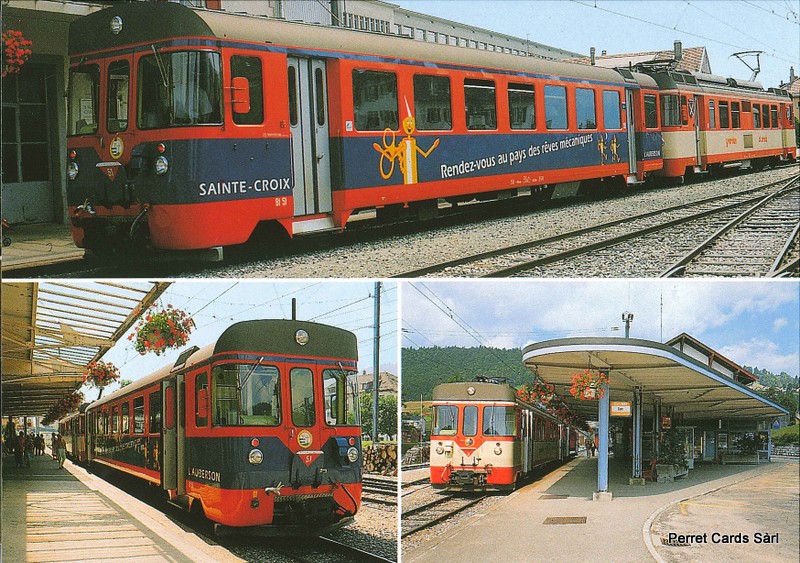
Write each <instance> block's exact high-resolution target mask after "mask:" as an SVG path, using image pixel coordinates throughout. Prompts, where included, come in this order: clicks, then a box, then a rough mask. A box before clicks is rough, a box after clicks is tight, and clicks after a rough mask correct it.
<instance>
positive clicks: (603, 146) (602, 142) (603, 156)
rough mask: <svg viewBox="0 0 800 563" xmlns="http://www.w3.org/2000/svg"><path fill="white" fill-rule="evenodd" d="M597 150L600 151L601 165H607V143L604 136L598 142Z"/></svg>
mask: <svg viewBox="0 0 800 563" xmlns="http://www.w3.org/2000/svg"><path fill="white" fill-rule="evenodd" d="M597 150H598V151H600V164H605V161H606V158H608V157H607V156H606V141H605V139H603V136H602V135H601V136H600V139H599V140H598V141H597Z"/></svg>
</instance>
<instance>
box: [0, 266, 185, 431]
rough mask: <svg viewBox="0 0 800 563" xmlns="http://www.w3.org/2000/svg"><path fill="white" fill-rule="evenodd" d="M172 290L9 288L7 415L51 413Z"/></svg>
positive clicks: (140, 285) (146, 286)
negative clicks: (88, 368)
mask: <svg viewBox="0 0 800 563" xmlns="http://www.w3.org/2000/svg"><path fill="white" fill-rule="evenodd" d="M169 285H170V284H169V283H166V282H131V283H115V282H110V281H98V282H73V283H60V282H40V283H33V282H20V283H3V296H2V327H3V328H2V377H1V378H0V383H2V393H3V398H2V414H3V415H5V416H8V415H11V416H23V415H27V416H43V415H46V414H47V412H48V411H49V410H50V407H52V406H53V404H54V403H55V402H56V401H58V399H60V398H61V397H63V396H64V395H65V394H66V393H68V392H70V391H73V390H75V389H78V388H80V387H81V385H82V384H83V374H84V371H85V367H86V366H87V365H88V364H90V363H91V362H93V361H96V360H99V359H100V358H102V357H103V355H104V354H105V353H106V352H107V351H108V350H109V349H110V348H111V347H112V346H114V344H116V342H117V341H118V340H119V339H120V338H121V337H122V336H123V335H124V334H125V333H126V332H127V331H128V330H129V329H130V328H131V327H132V326H133V324H134V323H135V322H136V320H137V319H138V318H139V316H140V315H141V314H142V312H144V310H145V309H146V308H147V307H148V306H150V305H151V304H152V303H153V302H154V301H155V300H156V299H158V297H159V296H160V295H161V294H162V293H163V292H164V290H166V289H167V287H169Z"/></svg>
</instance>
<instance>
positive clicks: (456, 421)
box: [430, 379, 575, 491]
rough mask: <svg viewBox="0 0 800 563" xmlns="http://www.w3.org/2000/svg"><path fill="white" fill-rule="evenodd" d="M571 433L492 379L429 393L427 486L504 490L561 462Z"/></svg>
mask: <svg viewBox="0 0 800 563" xmlns="http://www.w3.org/2000/svg"><path fill="white" fill-rule="evenodd" d="M573 433H575V429H574V428H570V427H569V426H568V425H567V424H565V423H564V422H562V421H560V420H558V419H557V418H555V417H554V416H552V415H550V414H549V413H547V412H545V411H543V410H542V409H540V408H537V407H535V406H533V405H530V404H528V403H524V402H522V401H521V400H520V399H519V398H518V397H517V393H516V391H515V390H514V388H513V387H511V386H510V385H507V384H505V383H498V382H495V381H493V380H486V379H484V380H480V381H473V382H459V383H443V384H441V385H437V386H436V387H434V389H433V428H432V430H431V452H430V460H431V461H430V468H431V484H432V485H433V487H435V488H447V489H450V490H463V491H476V490H498V491H509V490H513V489H514V488H515V487H516V484H517V482H518V481H519V480H520V479H523V478H525V477H527V476H529V475H530V474H531V473H532V472H533V471H534V470H535V469H536V468H539V467H541V466H543V465H545V464H547V463H550V462H554V461H560V460H565V459H567V458H568V457H569V456H570V455H571V454H570V446H571V442H574V440H572V438H571V437H570V436H571V434H573Z"/></svg>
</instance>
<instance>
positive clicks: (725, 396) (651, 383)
mask: <svg viewBox="0 0 800 563" xmlns="http://www.w3.org/2000/svg"><path fill="white" fill-rule="evenodd" d="M522 357H523V363H524V364H525V366H526V367H527V368H528V369H530V370H532V371H533V372H534V373H536V374H538V375H539V377H540V378H541V379H542V380H544V381H545V382H547V383H550V384H553V385H554V386H555V390H556V393H557V394H558V395H559V396H560V397H561V398H562V399H563V400H564V402H565V403H566V404H567V406H568V407H569V408H570V409H572V411H573V412H574V413H576V414H578V415H580V416H582V417H584V418H585V419H587V420H596V418H597V413H598V411H597V408H598V404H597V401H586V400H580V399H576V398H575V397H573V396H572V395H571V394H570V392H569V390H570V387H571V386H572V376H573V374H575V373H577V372H582V371H583V370H585V369H590V370H592V371H607V372H608V374H609V380H610V392H609V398H610V400H611V401H625V402H630V401H631V400H632V398H633V391H634V388H635V387H638V386H640V387H641V388H642V397H643V401H642V402H643V407H644V408H643V412H644V414H645V416H647V415H648V414H650V415H652V412H653V403H654V399H656V398H660V399H661V401H662V402H661V404H662V409H663V408H666V407H670V406H672V407H674V408H675V413H676V414H680V415H682V416H683V417H685V418H686V419H692V420H699V419H728V418H775V417H779V416H783V415H785V414H786V412H787V411H786V410H785V409H783V408H782V407H780V406H779V405H777V404H775V403H773V402H772V401H769V400H768V399H765V398H763V397H761V396H759V395H758V394H756V393H755V392H754V391H753V390H752V389H750V388H748V387H746V386H745V385H742V384H741V383H739V382H737V381H736V380H735V374H733V375H732V376H729V375H726V374H725V373H724V372H722V371H718V370H716V369H713V368H712V367H710V366H709V365H707V364H704V363H703V362H701V361H700V360H698V359H695V358H693V357H690V356H689V355H687V354H685V353H683V352H681V351H680V350H678V349H677V348H674V347H672V346H669V345H667V344H661V343H658V342H652V341H649V340H640V339H634V338H619V337H617V338H565V339H558V340H549V341H544V342H539V343H535V344H530V345H528V346H526V347H525V349H524V350H523V353H522ZM709 363H710V364H711V365H715V364H714V363H713V358H712V360H711V361H710V362H709Z"/></svg>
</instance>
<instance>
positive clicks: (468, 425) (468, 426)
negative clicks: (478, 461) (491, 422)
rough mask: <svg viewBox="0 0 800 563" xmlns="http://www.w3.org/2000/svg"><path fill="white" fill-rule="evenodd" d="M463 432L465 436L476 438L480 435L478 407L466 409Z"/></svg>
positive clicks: (467, 407) (469, 406)
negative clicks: (476, 435)
mask: <svg viewBox="0 0 800 563" xmlns="http://www.w3.org/2000/svg"><path fill="white" fill-rule="evenodd" d="M461 432H462V434H464V436H474V435H475V434H477V433H478V407H476V406H474V405H468V406H466V407H464V422H463V423H462V427H461Z"/></svg>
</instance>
